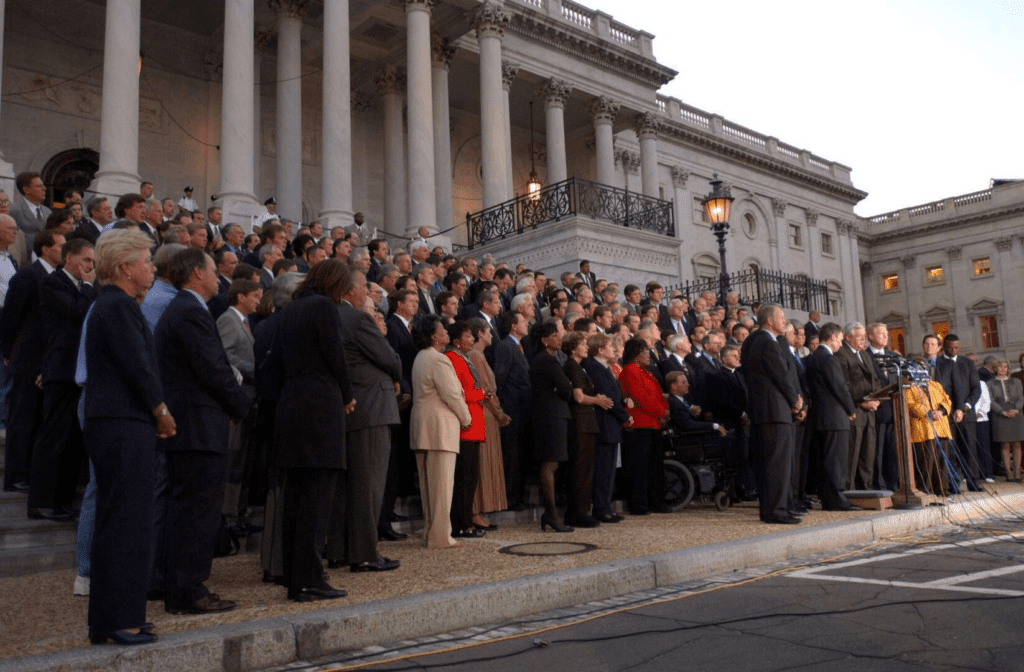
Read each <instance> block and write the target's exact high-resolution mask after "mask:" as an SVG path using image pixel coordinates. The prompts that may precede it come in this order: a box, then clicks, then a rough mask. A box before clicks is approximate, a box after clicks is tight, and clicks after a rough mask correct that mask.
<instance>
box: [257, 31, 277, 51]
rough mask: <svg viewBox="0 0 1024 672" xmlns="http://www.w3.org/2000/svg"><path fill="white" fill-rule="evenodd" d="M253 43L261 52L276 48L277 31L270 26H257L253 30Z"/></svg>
mask: <svg viewBox="0 0 1024 672" xmlns="http://www.w3.org/2000/svg"><path fill="white" fill-rule="evenodd" d="M253 45H254V46H255V47H256V51H259V52H264V51H269V50H271V49H274V48H276V47H277V33H275V32H274V29H273V28H271V27H269V26H256V30H255V31H254V32H253Z"/></svg>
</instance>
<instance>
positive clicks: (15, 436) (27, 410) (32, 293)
mask: <svg viewBox="0 0 1024 672" xmlns="http://www.w3.org/2000/svg"><path fill="white" fill-rule="evenodd" d="M63 245H64V236H62V235H60V234H59V233H55V232H53V231H40V232H39V233H38V234H36V237H35V241H34V243H33V251H34V252H35V253H36V256H37V257H38V259H36V260H35V261H34V262H33V263H32V264H30V265H28V266H25V267H24V268H22V269H21V270H20V271H18V272H17V273H15V274H14V277H13V278H11V282H10V284H9V286H8V288H7V298H6V300H5V301H4V312H3V318H4V319H3V320H2V321H0V351H2V354H3V358H4V361H5V362H6V364H7V374H8V375H9V376H11V379H12V382H11V391H10V395H9V396H8V405H7V441H6V445H5V462H4V464H5V468H6V471H5V472H4V490H20V491H26V490H28V489H29V485H28V484H29V474H30V472H31V466H30V463H31V459H32V447H33V446H34V445H35V440H36V432H37V431H38V430H39V426H40V424H41V423H42V420H43V418H42V415H43V398H42V395H41V394H40V391H39V388H38V387H37V386H36V378H37V377H38V376H39V374H40V372H41V371H42V365H43V350H44V346H45V343H46V339H45V334H44V330H43V319H42V314H41V312H40V310H39V287H40V285H41V284H42V282H43V279H44V278H45V277H46V276H48V275H49V274H50V273H52V272H53V270H54V269H55V268H56V267H57V266H59V265H60V259H61V248H62V247H63Z"/></svg>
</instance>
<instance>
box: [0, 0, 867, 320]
mask: <svg viewBox="0 0 1024 672" xmlns="http://www.w3.org/2000/svg"><path fill="white" fill-rule="evenodd" d="M4 4H5V3H4V0H0V10H4V11H2V12H0V16H4V17H5V18H6V26H5V28H4V31H3V39H4V46H5V47H6V48H5V49H4V51H3V53H4V55H5V56H4V62H3V68H2V75H3V106H2V110H0V120H2V125H0V151H2V155H3V159H5V161H6V162H7V163H6V164H4V165H3V166H0V173H2V175H0V177H3V178H7V180H8V182H7V189H8V191H9V193H10V192H11V191H12V190H13V185H11V184H10V182H9V180H10V178H11V177H12V176H13V175H14V174H15V173H17V172H20V171H25V170H34V171H38V172H41V173H42V174H43V176H44V181H46V182H47V183H48V184H50V185H51V192H52V195H57V196H60V194H61V192H62V190H63V189H64V188H67V187H69V186H71V185H86V184H88V185H90V186H91V189H93V190H94V191H96V192H100V193H106V194H111V195H115V196H116V195H119V194H121V193H124V192H128V191H136V190H137V189H138V185H139V181H140V179H144V180H148V181H151V182H154V183H155V185H156V187H157V194H156V195H157V196H161V197H164V196H169V197H172V198H174V199H175V201H176V200H177V199H178V198H179V197H180V196H181V190H182V188H183V187H184V186H185V185H186V184H188V185H191V186H193V187H194V189H195V193H194V198H195V200H196V202H197V203H199V204H201V205H202V204H206V205H209V204H211V203H212V202H214V201H213V200H212V199H214V198H215V199H216V203H218V204H221V205H223V207H224V210H225V214H226V221H238V222H240V223H243V224H245V223H247V222H248V221H250V218H251V217H252V216H253V215H254V214H256V213H257V212H259V211H261V206H259V205H258V204H259V203H262V202H263V200H264V199H265V198H266V197H268V196H270V195H274V196H276V198H277V201H278V204H279V205H278V212H279V213H281V214H283V215H284V216H287V217H292V218H296V219H301V220H303V221H308V220H311V219H314V218H318V219H320V220H321V221H322V222H324V223H325V225H326V226H331V225H336V224H346V223H348V222H350V221H351V217H352V214H353V212H354V211H357V210H358V211H362V212H363V213H364V214H365V216H366V220H367V223H368V224H369V225H371V226H375V227H377V228H378V229H379V230H380V231H381V232H387V233H389V234H392V235H395V236H410V235H412V234H413V232H415V231H416V230H417V228H418V227H420V226H427V227H428V228H429V229H430V230H431V231H433V232H441V233H442V234H444V235H445V236H447V237H448V238H449V239H450V240H452V241H453V242H454V243H456V244H461V245H466V244H468V243H471V242H472V243H473V245H474V252H480V253H483V252H490V253H492V254H494V255H495V256H496V257H497V258H502V259H506V260H508V261H509V262H512V263H515V262H519V261H522V262H525V263H527V264H528V265H529V266H530V267H532V268H535V269H539V270H545V271H547V272H548V273H557V272H559V271H561V270H574V271H575V270H577V263H578V260H579V259H582V258H587V259H589V260H590V261H591V267H592V270H594V271H595V272H596V273H597V275H598V276H599V277H606V278H609V279H612V280H617V281H619V282H620V283H623V284H624V283H626V282H643V281H646V280H648V279H657V280H659V281H660V282H662V283H663V284H669V285H671V284H676V283H681V282H684V281H692V280H695V279H699V278H707V277H714V276H715V275H716V274H717V273H718V264H719V261H718V252H717V243H716V241H715V238H714V236H713V235H712V234H711V231H710V227H709V225H707V224H706V223H704V221H703V217H702V211H701V206H700V201H701V199H702V198H703V197H704V195H705V194H706V193H707V192H708V191H709V190H710V187H709V185H708V182H709V180H710V179H711V178H712V175H713V174H714V173H718V174H719V175H720V176H721V178H722V179H723V180H724V181H725V182H726V183H727V184H728V185H729V186H730V187H731V190H732V195H733V196H734V197H735V201H734V203H733V206H732V212H733V215H732V218H731V221H732V231H731V232H730V234H729V239H728V255H727V265H728V269H729V270H730V271H733V272H735V271H741V270H744V269H748V268H751V267H756V268H759V269H764V270H773V271H780V272H784V273H788V274H793V275H798V276H806V277H808V278H810V279H813V280H818V281H821V282H827V283H828V288H829V292H828V293H829V303H828V307H829V309H830V311H831V312H832V313H834V314H835V319H837V320H838V321H843V320H847V319H853V318H855V317H860V316H861V315H863V313H864V302H863V297H862V293H861V282H860V280H861V276H860V268H861V266H860V264H861V259H860V256H859V255H860V254H861V253H862V248H863V245H864V241H862V243H861V245H860V246H858V244H856V241H857V240H858V230H859V229H860V228H861V224H860V223H859V220H858V218H857V217H856V216H855V215H854V214H853V208H854V205H855V204H856V203H857V202H858V201H860V200H861V199H863V198H864V196H865V195H866V194H865V193H864V192H863V191H860V190H858V189H857V188H856V187H854V186H853V183H852V181H851V177H850V169H849V168H847V167H845V166H843V165H841V164H839V163H836V162H834V161H830V160H827V159H823V158H821V157H819V156H816V155H814V154H813V153H811V152H810V151H807V150H805V149H800V148H797V147H794V146H791V145H788V144H786V143H785V142H783V141H781V140H779V139H776V138H774V137H772V136H770V135H764V134H761V133H758V132H755V131H753V130H750V129H747V128H743V127H741V126H738V125H736V124H734V123H731V122H729V121H728V120H726V119H724V118H722V117H721V116H718V115H716V114H709V113H707V112H704V111H702V110H698V109H695V108H693V107H691V106H688V105H686V104H685V103H683V102H681V101H679V100H675V99H670V98H665V97H663V96H660V95H659V94H658V90H659V89H660V87H661V86H662V85H664V84H665V83H666V82H668V81H670V80H671V79H672V78H673V77H674V76H675V75H676V72H675V71H674V70H672V69H670V68H669V67H666V66H665V65H662V64H660V63H658V62H657V61H656V60H655V59H654V56H653V49H652V44H653V39H654V36H653V35H651V34H650V33H648V32H645V31H644V30H642V29H638V28H633V27H629V26H625V25H623V24H621V23H618V22H616V21H615V20H614V19H613V17H611V16H609V15H607V14H604V13H602V12H597V11H593V10H590V9H588V8H586V7H585V6H583V5H580V4H577V3H575V2H571V1H570V0H505V1H504V2H503V3H502V2H499V1H496V0H488V1H487V2H481V0H438V1H436V2H431V1H428V0H377V1H373V0H147V2H145V3H142V2H141V0H106V2H95V1H93V0H83V1H82V2H79V3H75V4H74V5H73V6H69V5H68V3H66V2H59V1H58V0H36V1H35V2H33V3H31V4H22V3H19V4H18V5H14V4H13V3H9V2H8V3H6V8H5V7H4ZM677 65H678V67H688V66H689V65H690V64H677ZM533 171H535V172H536V173H537V175H538V177H539V180H540V182H541V183H542V184H543V185H544V186H545V190H543V191H542V196H541V197H540V200H539V201H538V203H540V204H542V205H543V206H544V207H546V208H550V209H551V213H550V214H551V215H552V217H550V218H548V221H545V222H544V223H542V224H540V225H538V226H536V227H535V228H531V227H525V228H524V230H522V231H521V232H520V230H519V224H521V223H522V222H523V221H526V222H527V223H530V222H536V221H540V219H543V218H540V219H538V218H537V217H536V210H537V207H539V206H537V205H530V203H532V202H530V203H527V202H526V201H525V200H524V199H520V200H519V202H518V204H515V205H510V206H507V207H506V209H505V210H502V209H500V208H499V209H497V210H494V211H492V212H499V211H501V212H503V213H510V219H508V221H504V222H501V221H500V219H501V218H492V220H493V221H491V224H490V226H491V228H490V229H489V233H488V234H486V235H485V237H491V238H492V239H490V240H487V241H485V242H484V244H483V245H481V244H480V243H481V240H480V238H479V235H477V236H476V237H474V235H472V234H471V232H470V231H469V230H468V229H469V227H468V224H467V221H468V220H467V214H469V213H478V212H480V211H481V210H483V209H484V208H492V207H494V206H498V205H499V204H502V203H505V202H508V201H509V200H510V199H514V198H516V197H517V196H519V195H522V194H526V192H527V186H526V185H527V181H528V180H529V178H530V174H531V172H533ZM574 178H575V180H574ZM559 185H560V186H559ZM595 185H596V186H595ZM638 195H639V196H641V198H638ZM598 197H599V198H598ZM588 198H589V199H590V200H588ZM598 201H600V203H598ZM556 202H558V203H560V205H558V204H556ZM556 205H557V207H556ZM531 207H532V208H533V209H532V210H529V208H531ZM516 208H519V210H518V212H519V214H516V212H517V211H516ZM524 208H525V209H524ZM558 208H561V209H558ZM526 212H530V213H532V214H530V215H529V217H532V218H533V219H529V218H527V216H526V215H524V214H523V213H526ZM637 213H640V214H641V215H643V216H642V217H639V218H638V216H637ZM651 213H654V214H655V215H656V217H654V218H653V219H650V218H648V219H649V221H647V220H645V219H644V218H645V217H648V215H651ZM503 216H504V215H503ZM630 217H632V219H629V218H630ZM517 218H518V219H517ZM476 221H483V219H482V218H477V220H476ZM638 222H639V225H640V226H639V228H638ZM499 223H500V225H501V227H504V228H503V229H501V228H500V227H499V228H498V229H496V228H494V227H495V226H496V225H498V224H499ZM652 223H653V224H652ZM500 232H503V233H505V234H506V235H505V237H504V238H501V237H500V235H497V234H498V233H500ZM478 234H479V232H478ZM862 234H863V232H862Z"/></svg>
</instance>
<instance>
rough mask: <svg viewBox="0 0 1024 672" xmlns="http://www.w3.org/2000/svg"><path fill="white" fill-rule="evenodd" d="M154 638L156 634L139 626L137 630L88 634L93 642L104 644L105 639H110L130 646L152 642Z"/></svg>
mask: <svg viewBox="0 0 1024 672" xmlns="http://www.w3.org/2000/svg"><path fill="white" fill-rule="evenodd" d="M156 640H157V636H156V635H154V634H153V633H152V632H149V631H147V630H143V629H141V628H140V629H139V632H128V631H127V630H118V631H116V632H94V633H92V634H91V635H89V641H90V642H91V643H93V644H106V643H107V641H111V642H113V643H114V644H120V645H121V646H132V645H135V644H152V643H153V642H155V641H156Z"/></svg>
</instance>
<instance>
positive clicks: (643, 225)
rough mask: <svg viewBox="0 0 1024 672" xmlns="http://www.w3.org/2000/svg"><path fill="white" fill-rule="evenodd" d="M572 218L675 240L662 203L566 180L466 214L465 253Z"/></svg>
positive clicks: (671, 220)
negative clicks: (493, 241)
mask: <svg viewBox="0 0 1024 672" xmlns="http://www.w3.org/2000/svg"><path fill="white" fill-rule="evenodd" d="M574 215H589V216H590V217H592V218H594V219H602V220H607V221H610V222H612V223H613V224H618V225H620V226H623V227H627V228H631V229H641V230H644V231H652V232H654V233H660V234H662V235H665V236H675V234H676V227H675V217H674V215H673V206H672V202H671V201H663V200H661V199H658V198H651V197H649V196H644V195H643V194H638V193H636V192H632V191H627V190H624V189H617V188H615V187H609V186H608V185H605V184H598V183H597V182H591V181H590V180H584V179H581V178H578V177H570V178H569V179H567V180H565V181H564V182H557V183H555V184H551V185H548V186H546V187H544V188H542V189H541V190H540V191H539V192H537V193H535V194H532V195H523V196H517V197H515V198H513V199H512V200H510V201H505V202H504V203H499V204H498V205H495V206H492V207H490V208H487V209H485V210H481V211H480V212H477V213H467V214H466V231H467V236H466V239H467V241H468V246H469V249H473V248H474V247H475V246H477V245H483V244H485V243H487V242H489V241H492V240H501V239H503V238H505V237H507V236H510V235H512V234H519V233H522V232H523V231H525V230H526V229H529V228H533V227H536V226H539V225H541V224H544V223H545V222H552V221H558V220H560V219H562V218H564V217H570V216H574Z"/></svg>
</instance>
